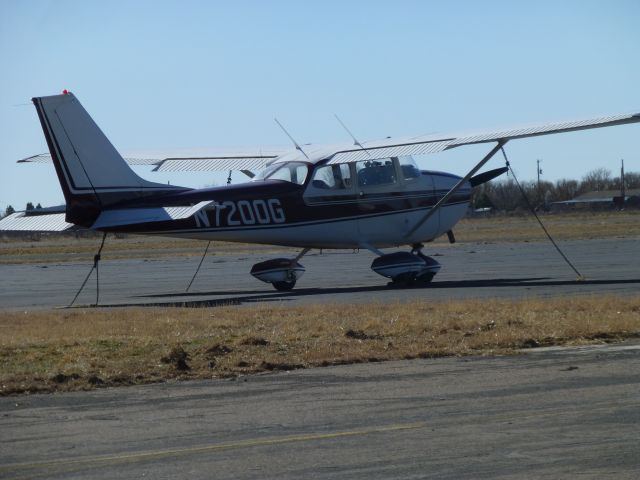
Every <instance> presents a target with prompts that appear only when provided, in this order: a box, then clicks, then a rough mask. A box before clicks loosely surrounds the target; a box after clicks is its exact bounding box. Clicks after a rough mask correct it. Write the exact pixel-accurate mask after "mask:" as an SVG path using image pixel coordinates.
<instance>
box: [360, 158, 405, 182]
mask: <svg viewBox="0 0 640 480" xmlns="http://www.w3.org/2000/svg"><path fill="white" fill-rule="evenodd" d="M356 172H357V175H358V186H359V187H371V186H378V185H392V184H394V183H396V169H395V166H394V165H393V160H392V159H390V158H382V159H379V160H364V161H362V162H357V163H356Z"/></svg>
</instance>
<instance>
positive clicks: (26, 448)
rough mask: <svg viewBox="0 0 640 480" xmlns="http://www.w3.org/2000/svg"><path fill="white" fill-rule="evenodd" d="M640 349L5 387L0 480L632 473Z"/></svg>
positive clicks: (639, 468) (637, 437) (639, 436)
mask: <svg viewBox="0 0 640 480" xmlns="http://www.w3.org/2000/svg"><path fill="white" fill-rule="evenodd" d="M639 381H640V345H639V344H637V343H636V344H632V343H630V344H626V345H624V344H623V345H610V346H599V347H582V348H572V349H562V348H551V349H540V350H537V351H536V350H532V351H530V352H528V353H526V354H523V355H517V356H510V357H467V358H442V359H430V360H415V361H400V362H388V363H371V364H360V365H351V366H340V367H327V368H318V369H309V370H298V371H293V372H289V373H279V374H268V375H258V376H253V377H247V378H238V379H235V380H212V381H198V382H185V383H179V384H162V385H150V386H143V387H129V388H119V389H105V390H98V391H93V392H76V393H65V394H57V395H30V396H20V397H5V398H0V477H1V478H7V479H10V478H53V479H56V478H95V479H101V478H105V479H106V478H141V477H147V478H192V479H198V478H203V479H204V478H207V479H209V478H235V479H245V478H247V479H248V478H283V479H289V478H290V479H299V478H349V479H372V478H443V479H446V478H451V479H460V478H474V479H477V478H554V479H557V478H578V477H579V478H593V479H596V478H597V479H602V478H615V479H625V478H630V479H631V478H633V479H635V478H638V475H640V430H638V424H639V423H640V408H639V407H640V391H639V390H638V384H639Z"/></svg>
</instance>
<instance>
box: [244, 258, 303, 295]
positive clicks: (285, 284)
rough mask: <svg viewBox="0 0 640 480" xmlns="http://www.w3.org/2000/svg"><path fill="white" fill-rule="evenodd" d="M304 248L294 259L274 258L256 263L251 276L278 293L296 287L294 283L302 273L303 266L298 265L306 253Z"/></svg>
mask: <svg viewBox="0 0 640 480" xmlns="http://www.w3.org/2000/svg"><path fill="white" fill-rule="evenodd" d="M308 251H309V249H308V248H305V249H304V250H302V252H300V254H299V255H298V256H297V257H296V258H274V259H272V260H267V261H266V262H260V263H256V264H255V265H254V266H253V267H252V268H251V275H253V276H254V277H255V278H257V279H258V280H260V281H262V282H265V283H270V284H271V285H273V288H275V289H276V290H278V291H279V292H288V291H290V290H293V287H295V286H296V281H297V280H298V279H299V278H300V277H301V276H302V274H303V273H304V270H305V268H304V266H302V265H301V264H300V263H298V260H300V259H301V258H302V257H303V256H304V255H305V254H306V253H307V252H308Z"/></svg>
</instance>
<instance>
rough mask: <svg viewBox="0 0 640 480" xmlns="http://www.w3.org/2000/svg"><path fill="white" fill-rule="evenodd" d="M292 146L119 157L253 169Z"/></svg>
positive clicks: (175, 165)
mask: <svg viewBox="0 0 640 480" xmlns="http://www.w3.org/2000/svg"><path fill="white" fill-rule="evenodd" d="M290 150H291V148H280V147H276V148H268V149H259V148H256V149H243V150H242V151H239V150H221V149H188V150H186V149H182V150H129V151H123V152H122V157H123V158H124V159H125V161H126V162H127V163H128V164H129V165H150V166H154V168H153V171H154V172H178V171H190V172H193V171H196V172H197V171H218V170H219V171H227V170H242V171H248V172H250V171H254V170H261V169H263V168H264V167H265V166H266V164H267V163H268V162H270V161H271V160H273V159H275V158H276V157H277V156H278V155H282V154H283V153H286V152H289V151H290ZM49 162H51V155H50V154H49V153H40V154H38V155H32V156H30V157H27V158H23V159H21V160H18V163H49Z"/></svg>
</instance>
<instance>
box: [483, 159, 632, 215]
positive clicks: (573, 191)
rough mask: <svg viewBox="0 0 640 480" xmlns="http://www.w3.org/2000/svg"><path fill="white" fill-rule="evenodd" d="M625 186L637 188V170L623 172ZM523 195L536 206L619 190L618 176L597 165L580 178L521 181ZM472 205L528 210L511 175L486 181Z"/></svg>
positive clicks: (510, 210) (504, 209) (503, 209)
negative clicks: (588, 193)
mask: <svg viewBox="0 0 640 480" xmlns="http://www.w3.org/2000/svg"><path fill="white" fill-rule="evenodd" d="M624 184H625V189H627V190H630V189H635V188H640V173H635V172H629V173H625V174H624ZM520 185H521V186H522V189H523V190H524V192H525V195H526V196H527V198H528V199H529V201H530V202H531V204H532V205H533V206H534V207H535V208H540V207H541V206H545V205H549V204H551V203H552V202H562V201H565V200H571V199H573V198H575V197H577V196H578V195H582V194H584V193H587V192H593V191H604V190H616V191H620V187H621V182H620V177H612V176H611V171H609V170H607V169H605V168H598V169H596V170H592V171H591V172H589V173H587V174H586V175H585V176H584V177H582V180H580V181H577V180H568V179H561V180H558V181H557V182H555V183H554V182H546V181H541V182H540V185H539V186H538V182H536V181H535V180H534V181H525V182H523V181H520ZM471 207H472V208H474V209H477V208H492V209H496V210H501V211H507V212H513V211H518V210H527V209H528V207H527V203H526V201H525V199H524V198H523V196H522V193H521V192H520V190H519V189H518V186H517V184H516V182H515V181H514V180H513V178H512V177H508V178H506V179H504V180H499V181H493V182H487V183H484V184H482V185H480V186H479V187H477V188H475V189H474V190H473V194H472V195H471Z"/></svg>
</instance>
